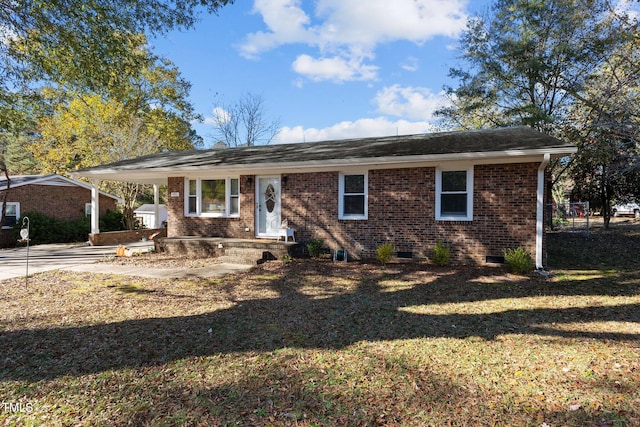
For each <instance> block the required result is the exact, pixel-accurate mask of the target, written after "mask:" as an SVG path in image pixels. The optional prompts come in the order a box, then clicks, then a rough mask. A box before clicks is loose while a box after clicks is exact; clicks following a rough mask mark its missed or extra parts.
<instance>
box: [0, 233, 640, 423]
mask: <svg viewBox="0 0 640 427" xmlns="http://www.w3.org/2000/svg"><path fill="white" fill-rule="evenodd" d="M619 233H621V234H622V235H623V236H625V237H624V242H625V244H634V245H635V248H639V247H640V245H639V243H640V233H637V230H636V229H635V228H633V227H631V228H630V230H629V231H627V232H622V231H619ZM612 235H613V234H612V233H609V239H604V238H603V239H602V240H603V241H604V242H605V243H602V242H600V243H598V244H603V245H605V247H606V248H607V251H608V252H607V254H606V256H607V257H611V256H612V255H611V253H612V252H615V251H618V256H617V258H616V263H614V265H608V264H607V265H604V266H602V267H601V266H599V265H598V264H595V265H593V264H590V263H591V262H592V257H593V256H595V255H593V254H591V252H593V251H594V250H595V251H597V250H598V249H597V248H596V249H594V245H595V243H594V241H599V240H598V239H600V238H599V237H596V236H597V233H596V234H594V236H592V237H591V238H589V239H588V240H585V239H586V238H581V237H571V238H568V237H567V236H564V235H563V236H551V237H550V246H551V247H552V250H551V254H550V256H551V257H553V259H554V261H555V262H556V270H557V274H556V275H555V277H553V278H552V279H551V280H545V279H543V278H541V277H538V276H537V275H535V276H529V277H524V276H515V275H511V274H509V273H507V272H505V270H503V269H501V268H434V267H432V266H428V265H411V264H390V265H387V266H386V267H384V268H382V267H380V266H377V265H368V264H355V263H349V264H343V263H335V264H334V263H330V262H327V261H309V260H299V261H298V260H296V261H294V262H290V263H281V262H272V263H268V264H265V265H263V266H260V267H258V268H256V269H254V270H252V271H250V272H247V273H242V274H237V275H233V276H227V277H223V278H218V279H215V280H210V281H205V280H202V281H163V280H154V279H140V278H133V277H125V276H117V275H94V274H81V273H65V272H53V273H46V274H40V275H36V276H34V277H32V278H31V279H30V280H29V285H28V288H25V284H24V280H7V281H0V400H2V402H4V403H3V406H0V425H2V424H4V425H47V426H50V425H54V426H56V425H91V426H95V425H123V426H124V425H140V426H142V425H167V426H173V425H194V426H195V425H260V426H264V425H274V426H280V425H297V426H313V425H320V426H333V425H388V426H393V425H434V426H440V425H457V426H476V425H477V426H486V425H501V426H538V427H540V426H544V425H547V426H598V427H603V426H634V425H640V394H639V393H638V390H639V389H640V310H639V308H640V271H639V268H638V265H637V262H638V261H637V257H633V258H632V257H631V256H629V255H627V256H626V258H627V259H626V261H621V260H620V259H618V258H619V257H621V256H624V255H623V254H625V253H627V254H628V253H629V252H630V251H628V250H625V248H624V247H623V246H621V245H618V244H616V243H615V239H611V236H612ZM572 239H574V240H572ZM580 239H582V240H580ZM612 241H613V243H612ZM586 243H589V244H588V245H587V244H586ZM576 247H578V248H585V247H588V251H587V252H588V253H587V254H583V253H582V250H578V249H575V248H576ZM570 248H574V250H573V251H571V250H570ZM149 256H150V257H153V256H157V255H149ZM633 260H635V261H633ZM130 262H138V263H141V262H144V260H143V259H137V260H135V261H130ZM163 262H168V261H167V260H166V259H165V260H164V261H163ZM634 262H635V264H634Z"/></svg>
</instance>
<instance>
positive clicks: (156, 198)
mask: <svg viewBox="0 0 640 427" xmlns="http://www.w3.org/2000/svg"><path fill="white" fill-rule="evenodd" d="M151 228H160V186H159V185H158V184H153V224H151Z"/></svg>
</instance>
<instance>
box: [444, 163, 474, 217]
mask: <svg viewBox="0 0 640 427" xmlns="http://www.w3.org/2000/svg"><path fill="white" fill-rule="evenodd" d="M457 171H465V172H466V173H467V188H466V191H465V192H458V194H464V193H466V195H467V213H466V215H441V214H440V209H441V200H442V172H457ZM445 194H447V193H445ZM451 194H454V193H451ZM436 220H437V221H473V165H471V166H447V167H438V168H436Z"/></svg>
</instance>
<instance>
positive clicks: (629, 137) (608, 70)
mask: <svg viewBox="0 0 640 427" xmlns="http://www.w3.org/2000/svg"><path fill="white" fill-rule="evenodd" d="M639 83H640V46H639V45H638V43H637V42H630V43H627V44H626V45H625V46H623V47H622V48H621V49H619V50H618V51H615V52H612V54H611V55H610V57H609V59H608V60H607V62H606V63H605V65H604V66H602V67H601V68H600V69H599V70H597V72H596V73H594V74H593V76H592V78H591V81H590V84H589V87H588V88H586V89H585V91H584V95H583V99H581V100H580V101H579V102H577V103H576V104H575V105H574V106H573V108H572V110H571V114H570V120H568V121H567V124H566V128H565V130H564V133H565V134H566V135H567V136H568V137H569V138H571V139H572V140H574V141H576V142H577V145H578V147H579V151H578V153H577V155H576V157H575V158H574V161H573V162H572V164H571V174H572V176H573V179H574V181H575V188H574V196H577V197H580V198H582V199H585V200H589V201H590V202H591V204H593V205H596V206H599V207H600V209H601V211H602V214H603V217H604V224H605V227H608V226H609V221H610V213H611V206H612V204H613V203H614V202H615V201H627V200H628V199H630V198H637V199H638V200H640V143H639V142H638V141H640V105H638V101H637V100H638V97H639V96H640V84H639Z"/></svg>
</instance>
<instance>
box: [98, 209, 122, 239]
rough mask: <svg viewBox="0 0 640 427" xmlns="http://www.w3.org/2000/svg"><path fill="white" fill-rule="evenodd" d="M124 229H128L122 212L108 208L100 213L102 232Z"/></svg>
mask: <svg viewBox="0 0 640 427" xmlns="http://www.w3.org/2000/svg"><path fill="white" fill-rule="evenodd" d="M122 230H126V228H125V226H124V214H123V213H122V212H118V211H112V210H109V209H107V212H105V213H103V214H102V215H100V232H102V233H104V232H107V231H122Z"/></svg>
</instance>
